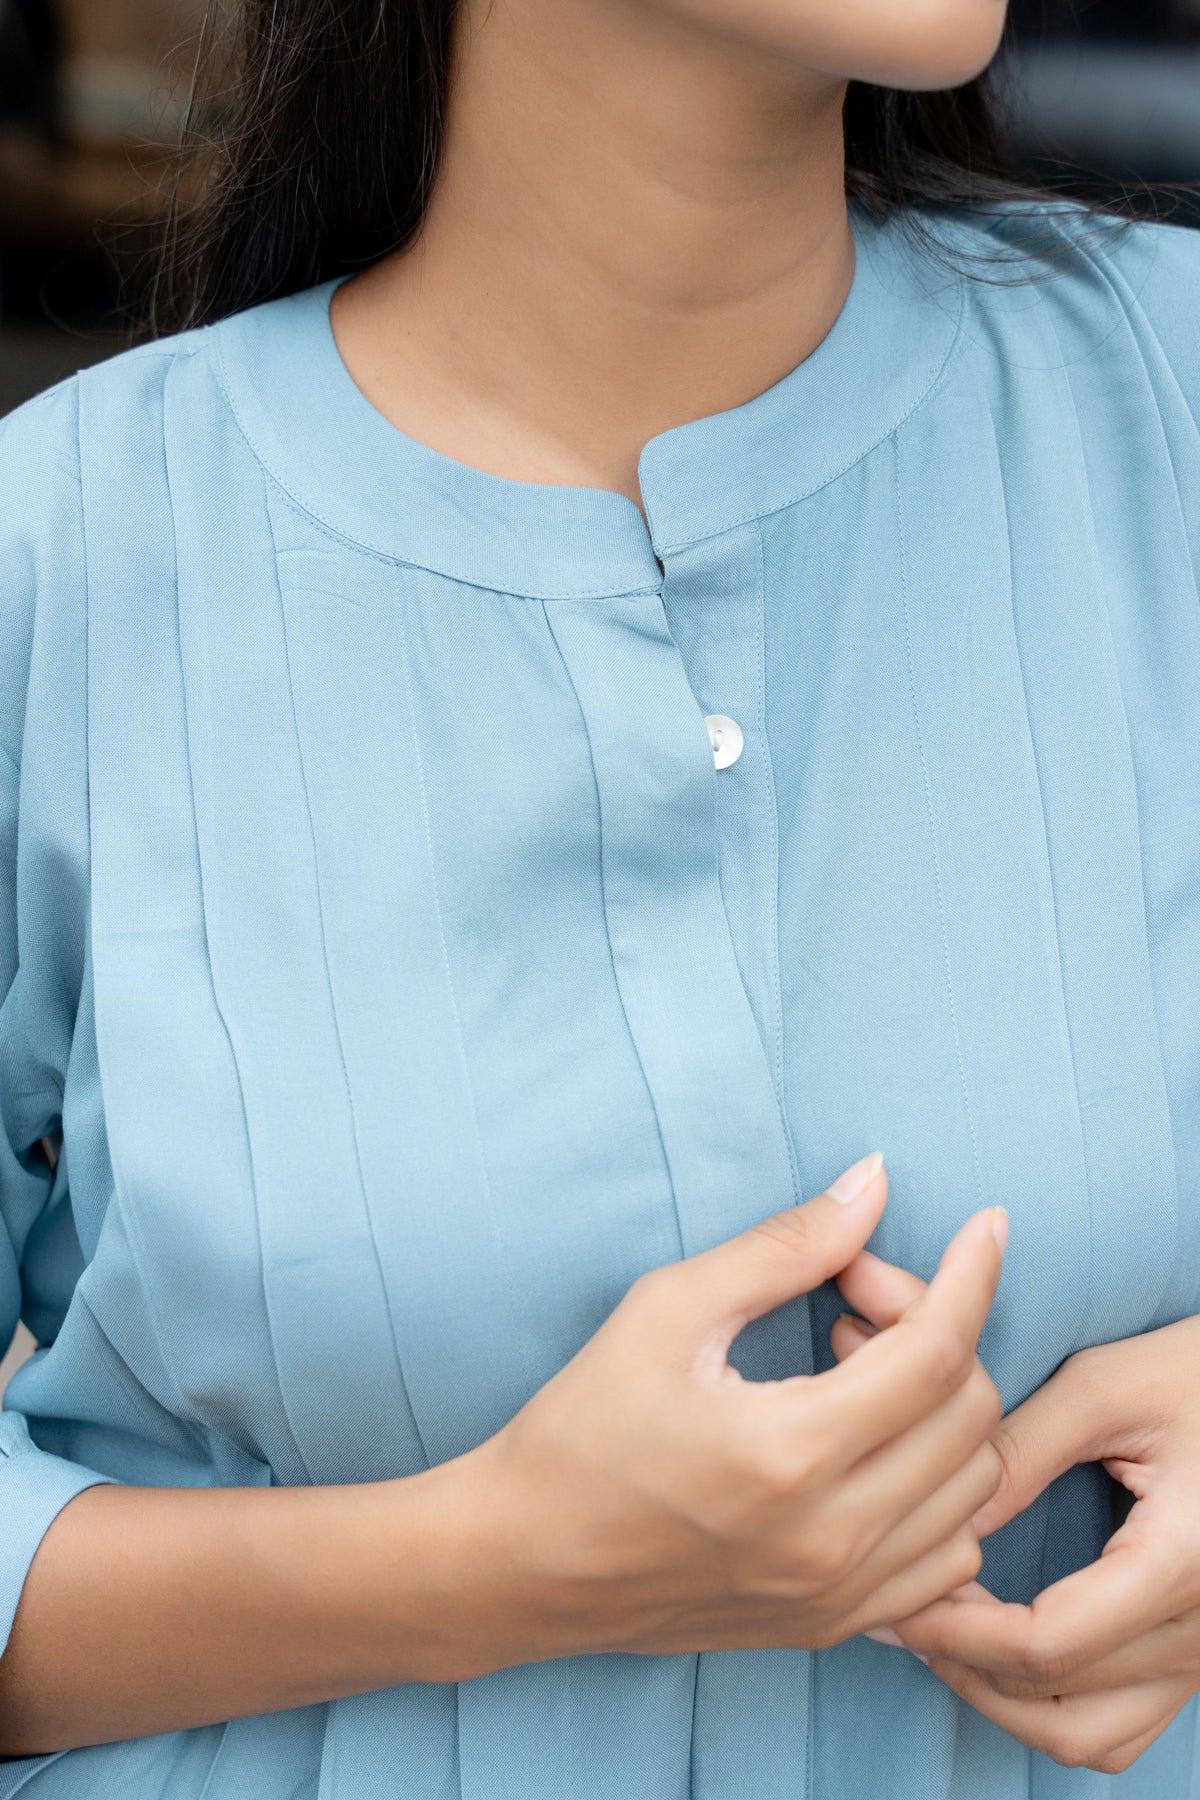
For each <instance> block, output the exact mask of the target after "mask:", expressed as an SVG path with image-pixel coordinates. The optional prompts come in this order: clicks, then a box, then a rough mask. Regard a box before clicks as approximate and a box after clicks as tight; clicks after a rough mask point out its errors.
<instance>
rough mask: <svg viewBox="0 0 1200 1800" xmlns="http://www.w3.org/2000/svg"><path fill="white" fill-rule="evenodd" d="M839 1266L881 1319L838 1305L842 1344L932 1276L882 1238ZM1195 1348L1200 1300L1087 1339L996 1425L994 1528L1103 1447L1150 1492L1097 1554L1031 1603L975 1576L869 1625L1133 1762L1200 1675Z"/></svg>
mask: <svg viewBox="0 0 1200 1800" xmlns="http://www.w3.org/2000/svg"><path fill="white" fill-rule="evenodd" d="M838 1280H839V1285H840V1287H841V1289H842V1292H843V1294H844V1295H845V1296H846V1298H847V1299H848V1300H849V1301H850V1303H851V1304H852V1305H853V1306H855V1307H856V1308H857V1309H858V1310H859V1311H860V1312H861V1313H862V1314H863V1315H864V1319H865V1321H866V1322H867V1323H866V1325H865V1327H864V1325H863V1324H862V1323H861V1322H858V1321H854V1320H852V1319H851V1318H849V1317H844V1318H842V1319H840V1320H839V1321H838V1323H837V1325H836V1326H835V1328H834V1335H833V1343H834V1349H835V1351H836V1353H837V1354H838V1356H839V1359H848V1358H850V1357H852V1356H854V1355H855V1354H856V1353H857V1352H858V1351H860V1350H862V1349H863V1347H864V1346H866V1345H868V1344H872V1343H876V1342H878V1339H879V1337H880V1336H882V1337H886V1336H887V1333H888V1331H889V1330H890V1329H891V1328H892V1326H893V1325H894V1324H895V1322H896V1321H897V1320H899V1319H901V1318H903V1316H904V1311H905V1308H907V1307H908V1306H910V1305H912V1304H914V1303H915V1302H916V1301H917V1300H919V1298H920V1296H921V1294H922V1292H923V1291H924V1290H923V1284H922V1283H921V1282H920V1281H919V1280H918V1279H917V1278H916V1277H915V1276H913V1275H910V1274H908V1273H906V1272H905V1271H903V1270H900V1269H896V1268H894V1267H893V1266H892V1265H890V1264H887V1263H884V1262H881V1261H880V1260H879V1259H878V1258H876V1257H874V1256H871V1255H870V1254H869V1253H864V1254H863V1255H861V1256H859V1257H857V1258H855V1260H854V1261H853V1262H852V1263H850V1264H849V1265H848V1267H847V1268H846V1269H845V1270H844V1271H843V1273H842V1275H841V1276H839V1278H838ZM872 1327H873V1328H874V1330H873V1332H872ZM1197 1357H1200V1319H1194V1318H1192V1319H1184V1320H1182V1321H1180V1323H1178V1324H1175V1325H1168V1326H1166V1327H1164V1328H1163V1329H1162V1330H1159V1331H1151V1332H1147V1333H1145V1334H1143V1335H1141V1336H1139V1337H1133V1338H1127V1339H1124V1340H1123V1341H1121V1342H1119V1343H1114V1344H1103V1345H1100V1346H1098V1347H1097V1348H1095V1349H1088V1350H1083V1351H1080V1352H1079V1353H1078V1354H1076V1355H1075V1356H1071V1357H1068V1358H1067V1360H1066V1361H1065V1362H1064V1363H1063V1364H1062V1366H1061V1367H1060V1368H1059V1369H1058V1370H1057V1372H1056V1373H1055V1374H1054V1375H1053V1376H1052V1377H1051V1379H1050V1380H1049V1381H1048V1382H1046V1384H1045V1385H1044V1386H1043V1387H1041V1388H1039V1389H1038V1390H1037V1392H1036V1393H1034V1394H1033V1395H1032V1396H1031V1397H1030V1398H1029V1399H1028V1400H1027V1401H1026V1402H1025V1403H1024V1405H1022V1406H1019V1407H1017V1408H1016V1409H1015V1410H1014V1411H1013V1412H1012V1413H1010V1414H1009V1415H1008V1417H1007V1418H1005V1419H1004V1421H1003V1423H1002V1424H1001V1425H1000V1426H999V1428H998V1429H997V1430H996V1432H995V1433H994V1434H993V1437H992V1442H993V1444H994V1446H995V1448H996V1449H997V1451H998V1452H999V1455H1000V1459H1001V1462H1002V1464H1003V1467H1004V1476H1003V1480H1002V1482H1001V1484H1000V1486H999V1488H998V1489H997V1491H996V1493H995V1494H994V1495H993V1496H992V1498H991V1500H990V1501H989V1502H988V1503H987V1504H986V1505H985V1506H984V1507H982V1508H981V1509H980V1511H979V1513H978V1514H977V1515H976V1517H975V1519H974V1521H973V1523H974V1525H975V1528H976V1530H977V1531H978V1532H979V1534H980V1536H981V1537H986V1536H987V1535H988V1534H989V1533H990V1532H993V1531H997V1530H999V1528H1000V1526H1001V1525H1004V1524H1007V1522H1008V1520H1009V1519H1011V1518H1014V1517H1015V1516H1016V1514H1017V1513H1019V1512H1022V1511H1023V1510H1024V1509H1025V1508H1026V1507H1027V1506H1028V1505H1029V1504H1030V1503H1031V1502H1032V1501H1033V1500H1035V1499H1036V1498H1037V1496H1038V1495H1039V1494H1040V1493H1041V1492H1042V1491H1043V1490H1044V1489H1045V1488H1046V1487H1047V1486H1048V1485H1049V1483H1050V1482H1051V1481H1053V1480H1054V1479H1055V1477H1056V1476H1058V1475H1061V1474H1062V1473H1063V1472H1064V1471H1065V1470H1066V1469H1069V1468H1071V1467H1072V1466H1073V1465H1074V1464H1075V1463H1085V1462H1102V1463H1103V1465H1104V1467H1105V1468H1106V1469H1107V1470H1108V1472H1109V1474H1110V1475H1112V1476H1114V1477H1115V1478H1116V1480H1118V1481H1119V1482H1121V1483H1122V1484H1123V1486H1125V1487H1126V1488H1127V1489H1128V1490H1129V1492H1130V1493H1131V1494H1132V1495H1133V1496H1134V1499H1135V1503H1134V1505H1133V1506H1132V1508H1131V1510H1130V1512H1129V1514H1128V1516H1127V1518H1126V1520H1125V1522H1124V1524H1123V1525H1122V1526H1121V1528H1120V1529H1119V1530H1118V1531H1117V1532H1115V1533H1114V1535H1113V1536H1112V1537H1111V1538H1110V1539H1109V1540H1108V1542H1107V1543H1106V1545H1105V1547H1104V1550H1103V1552H1102V1554H1101V1556H1100V1558H1099V1560H1098V1561H1096V1562H1094V1563H1092V1564H1091V1565H1090V1566H1089V1567H1087V1568H1085V1569H1083V1570H1081V1571H1079V1572H1078V1573H1077V1574H1074V1575H1069V1576H1067V1577H1066V1578H1065V1579H1064V1580H1062V1581H1058V1582H1056V1583H1055V1584H1054V1585H1053V1586H1052V1587H1048V1588H1046V1589H1045V1590H1044V1591H1043V1592H1042V1593H1040V1594H1039V1595H1037V1597H1036V1598H1035V1600H1034V1601H1033V1603H1032V1605H1030V1606H1014V1605H1005V1604H1002V1603H1001V1602H1000V1601H999V1600H997V1599H995V1597H994V1596H993V1595H991V1594H989V1593H988V1592H987V1590H986V1589H985V1588H983V1587H982V1586H980V1584H979V1583H978V1582H971V1583H969V1584H967V1585H966V1586H964V1588H963V1589H962V1590H961V1591H960V1592H958V1593H955V1594H953V1595H951V1596H948V1597H946V1598H944V1599H943V1600H941V1601H939V1602H936V1603H935V1604H934V1605H932V1606H929V1607H926V1608H924V1609H922V1610H921V1611H920V1612H917V1613H915V1614H913V1615H912V1616H911V1617H910V1618H907V1619H902V1620H899V1621H898V1622H896V1623H895V1624H894V1625H893V1626H892V1628H891V1629H890V1630H888V1631H885V1632H883V1633H879V1632H877V1631H872V1632H871V1635H872V1636H879V1637H880V1638H881V1641H883V1642H885V1643H895V1644H898V1645H900V1646H902V1647H904V1648H906V1649H909V1650H911V1651H913V1652H914V1653H915V1654H917V1655H919V1656H920V1657H921V1658H922V1660H923V1661H925V1662H927V1663H928V1665H929V1667H930V1668H931V1669H932V1670H933V1672H934V1674H936V1675H937V1676H938V1677H939V1678H940V1679H941V1680H942V1681H944V1682H945V1683H946V1684H947V1686H949V1687H951V1688H953V1689H954V1691H955V1693H957V1694H960V1695H961V1696H962V1698H963V1699H964V1700H967V1701H969V1702H970V1704H971V1705H972V1706H974V1707H975V1708H976V1709H977V1710H978V1711H979V1712H981V1713H983V1714H985V1715H986V1717H988V1718H989V1719H993V1720H995V1722H996V1723H997V1724H998V1725H1001V1726H1003V1728H1004V1729H1005V1730H1006V1731H1008V1732H1010V1733H1011V1734H1012V1735H1013V1736H1014V1737H1017V1738H1020V1740H1021V1741H1022V1743H1025V1744H1028V1745H1029V1746H1030V1747H1031V1748H1032V1749H1034V1750H1040V1751H1041V1752H1042V1753H1043V1754H1044V1755H1046V1756H1049V1757H1052V1758H1053V1760H1054V1761H1055V1762H1058V1763H1062V1764H1064V1765H1065V1766H1067V1767H1086V1768H1091V1769H1098V1770H1101V1771H1102V1772H1104V1773H1106V1774H1120V1773H1121V1772H1122V1771H1123V1770H1125V1769H1127V1768H1128V1767H1129V1766H1130V1764H1131V1763H1132V1762H1133V1761H1134V1760H1135V1758H1136V1757H1137V1756H1139V1755H1140V1754H1141V1752H1142V1751H1143V1750H1145V1749H1146V1748H1147V1746H1148V1745H1150V1744H1152V1743H1153V1742H1154V1740H1155V1739H1156V1738H1157V1737H1159V1736H1161V1734H1162V1732H1163V1731H1164V1730H1165V1729H1166V1727H1167V1726H1168V1725H1169V1724H1170V1722H1171V1720H1172V1719H1173V1718H1174V1717H1175V1715H1176V1714H1177V1713H1178V1712H1179V1711H1180V1709H1181V1708H1182V1707H1183V1706H1184V1705H1186V1703H1187V1702H1188V1700H1190V1699H1191V1697H1192V1695H1193V1694H1194V1693H1196V1692H1197V1691H1200V1528H1198V1526H1197V1520H1196V1506H1195V1495H1196V1491H1197V1485H1198V1483H1200V1398H1198V1397H1197V1394H1196V1383H1195V1370H1196V1365H1197Z"/></svg>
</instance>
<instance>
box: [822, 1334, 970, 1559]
mask: <svg viewBox="0 0 1200 1800" xmlns="http://www.w3.org/2000/svg"><path fill="white" fill-rule="evenodd" d="M999 1415H1000V1396H999V1395H998V1394H997V1392H996V1389H995V1387H994V1386H993V1385H992V1383H991V1382H990V1381H989V1380H988V1377H987V1376H986V1374H985V1373H984V1371H983V1369H982V1368H980V1367H978V1366H977V1367H976V1369H975V1371H974V1373H973V1374H972V1375H971V1376H970V1377H969V1379H968V1380H967V1381H965V1382H964V1383H963V1385H962V1387H960V1388H959V1389H958V1391H957V1393H955V1394H953V1395H952V1396H951V1398H950V1399H949V1400H947V1401H946V1403H945V1405H944V1406H939V1407H937V1408H936V1409H935V1410H934V1411H933V1412H932V1413H930V1414H929V1416H928V1418H925V1419H922V1420H921V1421H920V1422H919V1423H918V1424H916V1425H914V1426H913V1427H912V1428H911V1430H909V1431H906V1432H904V1433H903V1434H902V1436H900V1437H898V1438H893V1439H892V1440H891V1442H890V1443H887V1444H883V1445H881V1446H880V1448H879V1449H878V1450H873V1451H872V1452H871V1454H870V1455H869V1456H864V1457H863V1458H862V1460H861V1462H858V1463H855V1465H854V1466H853V1468H852V1469H850V1470H849V1471H848V1473H847V1474H846V1475H845V1476H844V1477H843V1479H842V1482H841V1484H840V1486H839V1489H838V1515H839V1518H840V1519H841V1521H842V1523H843V1524H844V1525H846V1526H848V1527H849V1528H850V1529H851V1530H853V1531H854V1532H855V1534H856V1535H857V1537H858V1539H859V1541H860V1542H867V1543H873V1542H877V1541H881V1540H882V1539H883V1537H884V1536H885V1535H886V1533H887V1532H888V1531H889V1530H892V1529H894V1528H895V1527H896V1526H897V1525H898V1524H900V1523H901V1522H902V1521H904V1520H906V1519H908V1518H909V1517H910V1515H915V1514H916V1512H917V1509H918V1508H919V1507H921V1506H922V1504H923V1503H924V1502H925V1501H926V1500H928V1499H930V1498H931V1497H932V1496H936V1495H938V1494H939V1493H940V1492H942V1491H943V1490H944V1488H945V1484H946V1483H947V1482H950V1481H952V1480H953V1479H955V1478H956V1477H958V1476H959V1475H962V1476H963V1477H964V1479H965V1481H966V1484H967V1485H966V1486H965V1487H964V1489H963V1491H964V1492H970V1493H973V1494H974V1495H975V1496H976V1501H977V1506H978V1507H982V1506H984V1505H985V1504H986V1502H987V1500H988V1499H989V1498H990V1496H991V1495H992V1494H994V1493H995V1491H996V1487H997V1485H998V1483H999V1481H1000V1474H1001V1470H1000V1458H999V1457H998V1456H997V1455H996V1452H995V1450H994V1449H993V1448H992V1445H991V1443H990V1441H989V1434H990V1433H991V1432H992V1430H993V1429H994V1427H995V1424H996V1420H997V1419H998V1418H999ZM970 1517H971V1514H970V1513H969V1512H968V1513H964V1514H963V1515H962V1520H958V1519H956V1520H955V1524H956V1525H957V1524H959V1523H960V1522H962V1521H965V1520H967V1519H969V1518H970ZM877 1521H878V1529H877V1531H873V1529H872V1528H873V1527H875V1526H876V1522H877Z"/></svg>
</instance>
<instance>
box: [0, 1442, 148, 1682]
mask: <svg viewBox="0 0 1200 1800" xmlns="http://www.w3.org/2000/svg"><path fill="white" fill-rule="evenodd" d="M18 1422H19V1423H18ZM3 1425H4V1426H7V1427H8V1430H7V1431H0V1521H3V1524H2V1526H0V1654H3V1651H4V1648H5V1646H6V1644H7V1643H8V1639H9V1634H10V1632H11V1631H12V1622H13V1619H14V1617H15V1616H16V1611H17V1602H18V1601H19V1600H20V1598H21V1590H22V1589H23V1587H24V1586H25V1577H26V1576H27V1575H28V1573H29V1566H30V1564H31V1563H32V1561H33V1559H34V1556H35V1554H36V1552H37V1548H38V1545H39V1544H40V1543H41V1541H42V1539H43V1537H44V1536H45V1535H46V1532H47V1531H48V1530H49V1529H50V1526H51V1524H52V1523H53V1521H54V1520H55V1518H56V1517H57V1516H58V1514H59V1513H60V1512H61V1511H62V1509H63V1507H64V1506H65V1505H66V1504H67V1501H68V1500H73V1499H74V1498H75V1496H76V1494H81V1493H82V1492H83V1490H84V1489H85V1488H89V1487H95V1486H96V1485H97V1483H99V1482H106V1483H108V1484H110V1485H112V1486H114V1487H115V1486H120V1485H122V1484H121V1483H119V1482H118V1481H117V1480H116V1477H115V1476H112V1475H101V1474H100V1473H99V1472H98V1471H97V1470H96V1469H88V1468H85V1467H84V1465H83V1464H82V1463H75V1462H67V1461H66V1459H65V1458H64V1457H61V1456H52V1455H51V1454H50V1452H49V1451H46V1450H39V1449H38V1447H37V1445H36V1444H34V1443H33V1441H32V1439H31V1438H30V1437H29V1431H28V1427H27V1425H26V1424H25V1420H24V1419H23V1418H22V1417H21V1415H20V1414H19V1413H12V1412H8V1413H5V1414H3ZM14 1426H16V1427H17V1429H16V1430H14V1429H13V1427H14Z"/></svg>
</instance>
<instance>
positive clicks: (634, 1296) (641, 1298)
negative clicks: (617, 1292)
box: [625, 1263, 679, 1311]
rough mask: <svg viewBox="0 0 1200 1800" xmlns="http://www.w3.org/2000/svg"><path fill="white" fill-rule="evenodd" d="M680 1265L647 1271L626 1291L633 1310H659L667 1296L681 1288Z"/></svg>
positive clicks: (669, 1264)
mask: <svg viewBox="0 0 1200 1800" xmlns="http://www.w3.org/2000/svg"><path fill="white" fill-rule="evenodd" d="M678 1270H679V1265H678V1264H673V1263H665V1264H664V1265H663V1267H662V1268H660V1269H647V1270H645V1271H644V1273H643V1274H641V1275H639V1276H638V1277H637V1279H636V1280H635V1281H633V1282H632V1283H631V1284H630V1286H629V1287H628V1288H627V1289H626V1291H625V1300H626V1302H627V1304H628V1305H629V1306H630V1307H631V1308H635V1309H637V1310H638V1311H641V1310H643V1309H654V1310H657V1308H658V1307H660V1306H661V1305H662V1304H663V1302H664V1301H665V1300H666V1298H667V1296H668V1295H669V1294H671V1293H672V1292H673V1291H675V1290H677V1288H678V1286H679V1273H678Z"/></svg>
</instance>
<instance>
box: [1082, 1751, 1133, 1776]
mask: <svg viewBox="0 0 1200 1800" xmlns="http://www.w3.org/2000/svg"><path fill="white" fill-rule="evenodd" d="M1137 1758H1138V1751H1137V1749H1136V1747H1135V1746H1133V1745H1130V1744H1126V1745H1125V1747H1124V1748H1123V1749H1121V1750H1107V1751H1105V1753H1104V1755H1103V1756H1098V1757H1097V1758H1096V1760H1095V1762H1094V1763H1092V1764H1091V1767H1092V1768H1093V1769H1096V1770H1097V1771H1098V1772H1099V1773H1100V1774H1101V1775H1123V1774H1124V1773H1125V1771H1126V1769H1129V1768H1132V1767H1133V1764H1134V1763H1135V1762H1136V1761H1137Z"/></svg>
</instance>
